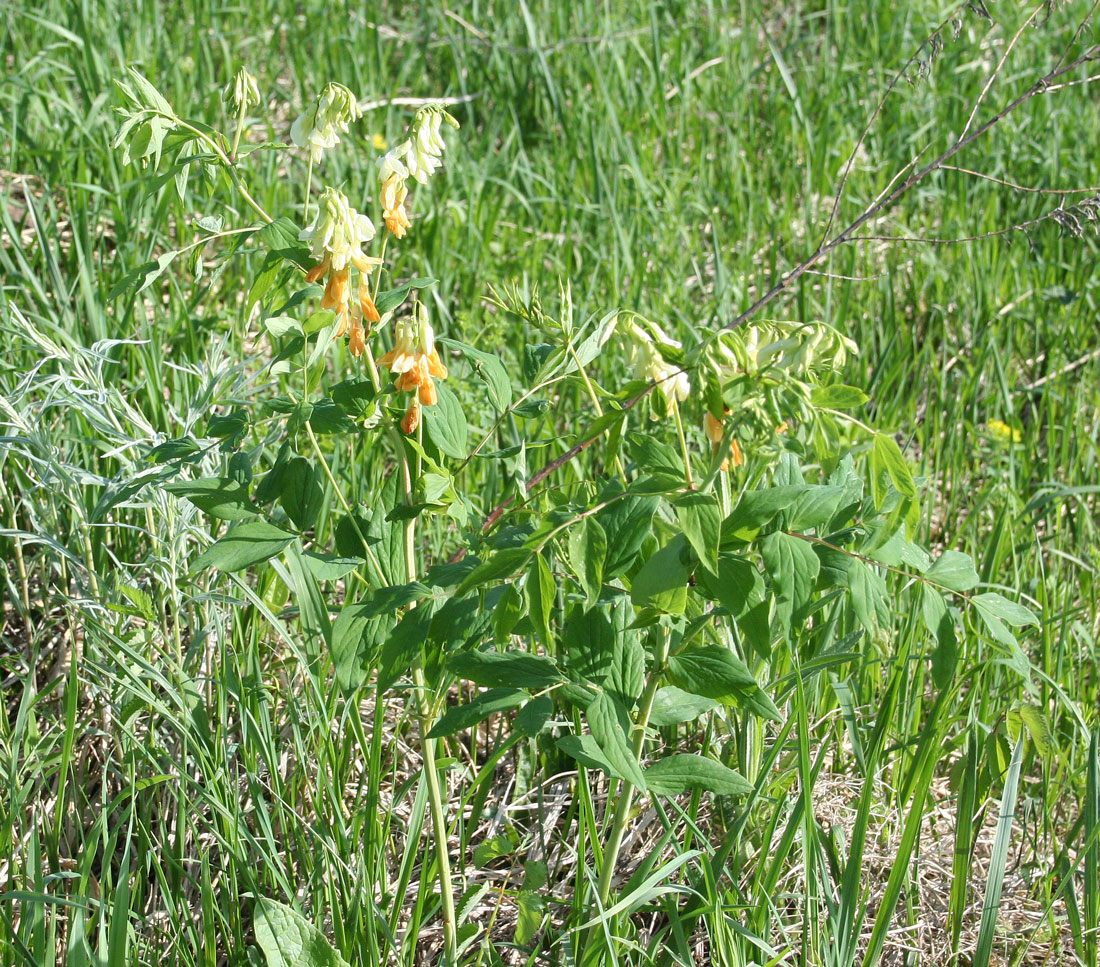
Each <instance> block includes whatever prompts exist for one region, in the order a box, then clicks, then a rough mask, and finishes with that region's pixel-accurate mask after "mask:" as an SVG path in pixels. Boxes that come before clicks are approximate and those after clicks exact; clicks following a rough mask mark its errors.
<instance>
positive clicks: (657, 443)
mask: <svg viewBox="0 0 1100 967" xmlns="http://www.w3.org/2000/svg"><path fill="white" fill-rule="evenodd" d="M626 442H627V446H628V447H629V449H630V456H631V459H633V460H634V462H635V463H636V464H637V465H638V466H639V468H641V469H642V470H646V471H649V472H650V473H653V472H657V473H662V472H663V473H666V474H670V475H672V476H674V477H676V478H677V479H678V480H679V482H680V484H681V485H682V484H683V482H684V464H683V461H682V460H681V459H680V456H679V454H678V453H677V452H676V451H675V450H674V449H673V448H672V447H671V446H669V445H668V444H667V443H665V442H663V441H662V440H658V439H657V438H656V437H655V436H652V435H651V434H648V433H630V434H627V438H626Z"/></svg>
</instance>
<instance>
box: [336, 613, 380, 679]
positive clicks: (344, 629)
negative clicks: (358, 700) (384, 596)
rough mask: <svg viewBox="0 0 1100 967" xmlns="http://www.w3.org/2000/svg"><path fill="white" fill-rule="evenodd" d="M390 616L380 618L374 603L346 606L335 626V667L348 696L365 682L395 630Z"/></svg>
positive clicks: (337, 676) (338, 616)
mask: <svg viewBox="0 0 1100 967" xmlns="http://www.w3.org/2000/svg"><path fill="white" fill-rule="evenodd" d="M395 623H396V622H395V621H394V618H393V615H391V614H379V613H378V611H377V609H376V608H375V606H374V604H373V603H371V602H368V603H364V604H345V605H344V607H343V608H341V609H340V613H339V614H338V615H337V616H336V620H335V621H334V622H333V623H332V663H333V665H334V666H335V668H336V682H337V684H338V685H339V686H340V687H341V688H342V689H344V691H345V692H347V691H351V690H352V689H355V688H358V687H359V686H360V685H362V684H363V682H364V681H366V678H367V675H368V674H369V673H370V668H371V666H372V665H373V663H374V656H375V655H377V653H378V650H379V647H380V646H381V644H382V642H383V641H384V640H385V639H386V638H387V636H388V635H389V633H390V632H391V631H392V630H393V626H394V624H395Z"/></svg>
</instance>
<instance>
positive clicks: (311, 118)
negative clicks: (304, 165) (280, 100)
mask: <svg viewBox="0 0 1100 967" xmlns="http://www.w3.org/2000/svg"><path fill="white" fill-rule="evenodd" d="M362 114H363V112H362V111H361V110H360V108H359V102H358V101H357V100H356V97H355V95H354V94H352V92H351V91H350V90H348V89H347V88H346V87H344V85H343V84H337V83H336V82H335V81H330V82H329V83H328V84H326V85H325V88H324V90H323V91H321V93H320V94H319V95H318V96H317V100H316V101H315V102H314V104H313V106H312V107H311V108H309V109H308V110H307V111H306V112H305V113H304V114H303V115H301V117H299V118H298V119H297V120H296V121H295V122H294V124H293V125H291V128H290V140H291V141H293V142H294V143H295V144H296V145H298V147H300V148H309V157H310V160H312V161H313V163H314V164H317V163H318V162H320V160H321V158H322V156H323V155H324V153H325V151H326V150H328V149H329V148H335V147H336V145H337V144H339V143H340V137H339V136H340V135H341V134H346V133H347V130H348V125H350V124H351V122H352V121H356V120H358V119H359V118H360V117H361V116H362Z"/></svg>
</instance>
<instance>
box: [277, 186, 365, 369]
mask: <svg viewBox="0 0 1100 967" xmlns="http://www.w3.org/2000/svg"><path fill="white" fill-rule="evenodd" d="M298 238H300V239H301V240H302V241H303V242H309V244H310V252H311V254H312V255H313V257H314V258H315V259H320V261H319V262H318V263H317V265H315V266H314V267H313V268H312V269H310V270H309V272H307V273H306V281H307V282H317V281H318V280H319V279H321V278H323V277H324V276H326V275H327V276H328V282H327V284H326V285H325V294H324V296H323V297H322V298H321V308H322V309H331V310H332V311H333V312H335V313H336V333H335V335H336V336H337V337H339V336H342V335H344V333H345V332H347V331H348V329H349V327H350V329H351V335H350V338H349V348H350V350H351V354H352V355H353V356H360V355H362V353H363V350H364V349H365V348H366V337H367V333H368V332H369V331H370V329H369V328H365V327H364V322H366V323H372V322H378V319H379V316H378V309H377V307H376V306H375V304H374V300H373V299H372V298H371V294H370V284H369V280H370V273H371V272H372V271H373V269H374V267H375V266H376V265H381V264H382V260H381V259H378V258H374V257H372V256H369V255H364V254H363V244H364V243H365V242H369V241H370V240H371V239H372V238H374V225H373V224H372V223H371V220H370V219H369V218H367V216H366V215H361V214H359V212H357V211H356V210H355V209H354V208H352V207H351V206H350V205H349V204H348V200H347V197H346V196H345V195H344V193H343V192H341V191H337V190H336V189H335V188H327V187H326V188H325V190H324V191H323V192H322V193H321V199H320V203H319V206H318V209H317V217H316V218H315V219H314V220H313V224H312V225H310V226H309V227H307V228H304V229H302V231H301V232H299V233H298ZM350 266H355V268H356V269H357V270H358V271H359V289H358V293H357V294H358V302H357V304H356V305H354V306H353V305H352V304H351V298H350V294H351V270H350Z"/></svg>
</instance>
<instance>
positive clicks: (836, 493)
mask: <svg viewBox="0 0 1100 967" xmlns="http://www.w3.org/2000/svg"><path fill="white" fill-rule="evenodd" d="M843 497H844V488H843V487H834V486H811V487H806V488H805V489H804V490H803V491H802V493H800V494H799V495H798V496H797V497H796V498H795V499H794V500H793V501H792V502H791V505H790V506H789V507H788V508H787V511H786V519H787V524H786V526H787V529H788V530H792V531H807V530H811V529H813V528H815V527H821V526H823V525H825V524H827V523H828V522H829V521H830V520H831V519H832V517H833V515H834V514H835V513H836V512H837V510H838V509H839V508H840V501H841V500H842V499H843Z"/></svg>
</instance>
